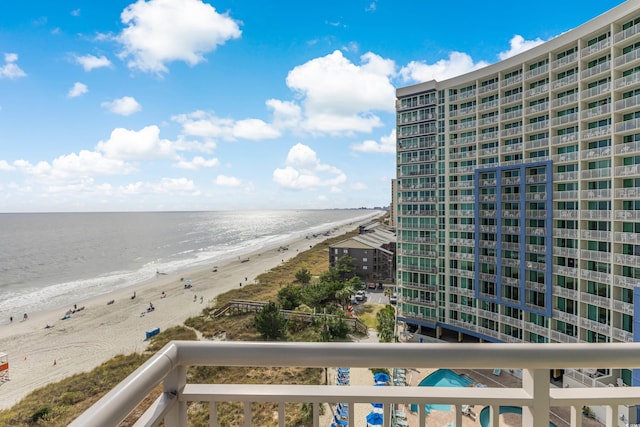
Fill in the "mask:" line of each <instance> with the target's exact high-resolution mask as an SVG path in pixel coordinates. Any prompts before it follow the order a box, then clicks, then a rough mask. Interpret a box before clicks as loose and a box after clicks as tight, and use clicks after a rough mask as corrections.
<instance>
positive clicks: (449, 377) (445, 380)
mask: <svg viewBox="0 0 640 427" xmlns="http://www.w3.org/2000/svg"><path fill="white" fill-rule="evenodd" d="M471 384H473V380H472V379H471V378H469V377H468V376H466V375H460V374H456V373H455V372H453V371H452V370H451V369H438V370H437V371H435V372H433V373H431V374H430V375H427V376H426V377H425V378H424V379H423V380H422V381H420V384H418V387H467V386H469V385H471ZM425 409H426V411H427V413H429V412H430V411H431V410H432V409H435V410H437V411H450V410H451V405H426V407H425ZM417 410H418V405H416V404H413V405H411V411H413V412H417Z"/></svg>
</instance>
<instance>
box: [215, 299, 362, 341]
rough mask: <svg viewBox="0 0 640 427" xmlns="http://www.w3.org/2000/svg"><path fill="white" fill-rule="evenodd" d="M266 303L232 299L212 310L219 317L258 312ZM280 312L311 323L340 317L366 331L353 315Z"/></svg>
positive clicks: (359, 330) (357, 328) (352, 325)
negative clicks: (323, 318) (228, 314)
mask: <svg viewBox="0 0 640 427" xmlns="http://www.w3.org/2000/svg"><path fill="white" fill-rule="evenodd" d="M265 305H267V303H266V302H263V301H248V300H232V301H229V302H228V303H226V304H225V305H223V306H222V307H219V308H217V309H215V310H214V311H213V314H212V316H213V317H220V316H223V315H225V314H227V313H249V312H258V311H260V310H262V308H263V307H264V306H265ZM280 313H282V315H283V316H284V317H285V319H295V320H297V321H301V322H307V323H311V322H313V321H314V320H317V319H320V318H322V317H324V316H326V317H331V318H335V319H342V320H343V321H345V322H346V323H347V324H348V325H349V326H350V327H351V328H353V329H354V330H355V331H356V332H359V333H361V334H366V333H367V330H368V328H367V325H365V324H364V323H362V322H361V321H360V319H357V318H355V317H342V316H338V315H335V314H324V313H305V312H303V311H294V310H280Z"/></svg>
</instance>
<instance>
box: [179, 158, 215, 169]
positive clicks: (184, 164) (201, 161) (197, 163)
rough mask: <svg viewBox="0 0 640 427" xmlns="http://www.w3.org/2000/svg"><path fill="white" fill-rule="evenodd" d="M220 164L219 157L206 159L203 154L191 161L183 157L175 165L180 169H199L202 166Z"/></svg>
mask: <svg viewBox="0 0 640 427" xmlns="http://www.w3.org/2000/svg"><path fill="white" fill-rule="evenodd" d="M219 165H220V161H219V160H218V159H205V158H204V157H201V156H196V157H194V158H193V159H192V160H191V161H186V160H184V159H181V160H180V161H178V162H177V163H176V164H175V165H174V166H175V167H176V168H179V169H189V170H198V169H200V168H214V167H217V166H219Z"/></svg>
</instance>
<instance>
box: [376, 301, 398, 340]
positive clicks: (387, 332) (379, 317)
mask: <svg viewBox="0 0 640 427" xmlns="http://www.w3.org/2000/svg"><path fill="white" fill-rule="evenodd" d="M395 313H396V310H395V309H394V308H393V306H392V305H390V304H387V305H386V306H385V307H384V308H383V309H382V310H380V311H379V312H378V313H377V314H376V329H377V330H378V339H379V341H380V342H393V341H394V338H395V337H394V332H395V325H396V314H395Z"/></svg>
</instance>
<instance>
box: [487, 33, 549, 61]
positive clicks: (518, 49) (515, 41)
mask: <svg viewBox="0 0 640 427" xmlns="http://www.w3.org/2000/svg"><path fill="white" fill-rule="evenodd" d="M542 43H544V40H542V39H540V38H537V39H535V40H525V39H524V37H522V36H521V35H518V34H516V35H515V36H513V37H512V38H511V40H509V46H510V48H509V50H506V51H504V52H500V53H499V54H498V58H500V60H504V59H507V58H511V57H512V56H515V55H517V54H519V53H522V52H524V51H527V50H529V49H531V48H534V47H536V46H538V45H541V44H542Z"/></svg>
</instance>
